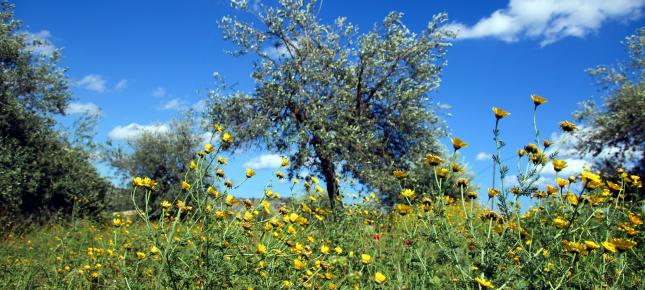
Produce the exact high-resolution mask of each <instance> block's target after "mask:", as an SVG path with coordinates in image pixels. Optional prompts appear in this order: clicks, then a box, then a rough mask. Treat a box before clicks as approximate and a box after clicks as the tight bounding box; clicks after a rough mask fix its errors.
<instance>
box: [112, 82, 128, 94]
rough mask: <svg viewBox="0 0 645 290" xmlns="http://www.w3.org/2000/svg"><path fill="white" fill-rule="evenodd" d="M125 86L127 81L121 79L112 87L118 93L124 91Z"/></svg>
mask: <svg viewBox="0 0 645 290" xmlns="http://www.w3.org/2000/svg"><path fill="white" fill-rule="evenodd" d="M127 86H128V80H125V79H123V80H120V81H118V82H117V83H116V85H115V86H114V89H115V90H117V91H120V90H123V89H125V88H126V87H127Z"/></svg>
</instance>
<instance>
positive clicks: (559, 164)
mask: <svg viewBox="0 0 645 290" xmlns="http://www.w3.org/2000/svg"><path fill="white" fill-rule="evenodd" d="M551 163H553V170H555V171H556V172H560V171H562V169H564V168H566V167H567V162H566V161H564V160H557V159H555V160H553V161H551Z"/></svg>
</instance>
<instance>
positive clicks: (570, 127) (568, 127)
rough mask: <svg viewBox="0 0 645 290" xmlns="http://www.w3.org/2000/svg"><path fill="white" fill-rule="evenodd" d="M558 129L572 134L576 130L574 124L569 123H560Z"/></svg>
mask: <svg viewBox="0 0 645 290" xmlns="http://www.w3.org/2000/svg"><path fill="white" fill-rule="evenodd" d="M560 128H562V131H565V132H573V130H575V129H576V124H574V123H571V122H569V121H564V122H560Z"/></svg>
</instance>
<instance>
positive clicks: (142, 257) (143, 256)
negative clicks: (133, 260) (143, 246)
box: [137, 252, 146, 260]
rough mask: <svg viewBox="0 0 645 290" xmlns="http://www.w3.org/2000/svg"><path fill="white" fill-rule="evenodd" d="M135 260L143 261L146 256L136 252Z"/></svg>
mask: <svg viewBox="0 0 645 290" xmlns="http://www.w3.org/2000/svg"><path fill="white" fill-rule="evenodd" d="M137 258H138V259H139V260H143V259H145V258H146V254H145V253H144V252H137Z"/></svg>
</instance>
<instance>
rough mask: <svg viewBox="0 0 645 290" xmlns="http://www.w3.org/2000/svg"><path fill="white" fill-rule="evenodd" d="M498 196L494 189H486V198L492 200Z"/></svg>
mask: <svg viewBox="0 0 645 290" xmlns="http://www.w3.org/2000/svg"><path fill="white" fill-rule="evenodd" d="M498 194H499V190H497V189H494V188H489V189H488V197H490V198H493V197H495V196H497V195H498Z"/></svg>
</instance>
